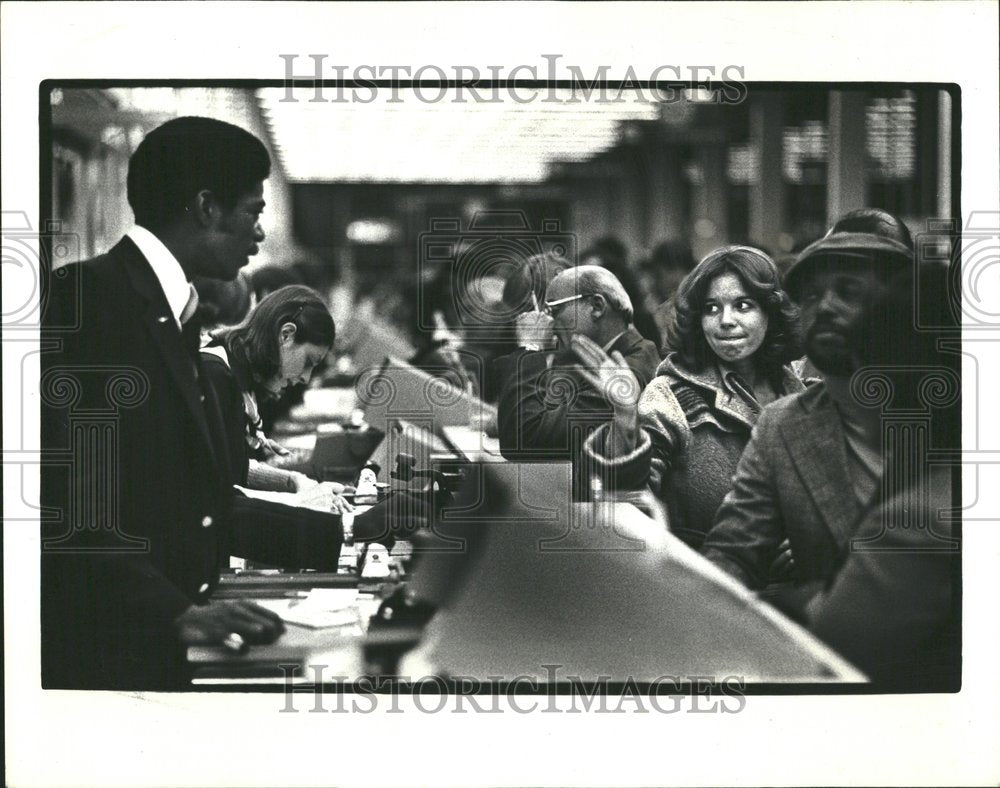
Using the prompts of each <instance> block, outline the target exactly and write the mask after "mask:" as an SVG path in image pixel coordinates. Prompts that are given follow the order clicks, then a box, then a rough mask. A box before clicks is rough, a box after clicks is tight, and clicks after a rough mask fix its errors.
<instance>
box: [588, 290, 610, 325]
mask: <svg viewBox="0 0 1000 788" xmlns="http://www.w3.org/2000/svg"><path fill="white" fill-rule="evenodd" d="M590 309H591V313H592V314H593V315H594V319H595V320H597V319H598V318H600V317H603V316H604V314H605V313H607V311H608V299H606V298H605V297H604V296H602V295H601V294H600V293H595V294H594V295H593V296H591V301H590Z"/></svg>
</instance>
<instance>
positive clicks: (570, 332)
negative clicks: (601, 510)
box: [496, 265, 660, 500]
mask: <svg viewBox="0 0 1000 788" xmlns="http://www.w3.org/2000/svg"><path fill="white" fill-rule="evenodd" d="M516 330H517V332H518V335H519V339H518V341H519V344H520V345H521V349H520V350H519V351H517V352H515V353H512V354H510V355H508V356H504V357H502V358H499V359H497V362H496V367H497V378H498V380H500V386H501V388H500V398H499V401H498V403H497V421H498V426H499V433H500V450H501V452H502V453H503V456H504V457H506V458H507V459H509V460H513V461H518V462H533V461H534V462H552V461H559V460H571V461H572V462H573V464H574V468H573V488H574V489H573V497H574V499H576V500H582V499H586V497H587V495H588V484H589V481H590V480H589V478H588V477H589V473H588V472H587V470H586V468H585V467H584V455H583V451H582V447H583V443H584V441H585V440H586V439H587V437H589V435H590V433H591V432H593V431H594V429H596V428H597V427H598V426H600V425H602V424H607V423H609V422H610V421H612V419H613V418H614V412H613V410H612V408H611V405H610V403H609V399H608V398H609V397H610V396H631V397H634V399H635V400H636V401H638V399H639V394H640V393H641V392H642V389H643V388H644V387H645V386H646V384H647V383H649V381H650V380H651V379H652V378H653V375H654V374H655V373H656V367H657V365H658V364H659V363H660V354H659V352H658V351H657V349H656V345H654V344H653V343H652V342H650V341H649V340H647V339H643V338H642V336H641V335H640V334H639V333H638V332H637V331H636V330H635V328H634V327H633V326H632V303H631V301H630V299H629V297H628V294H627V293H626V292H625V289H624V287H622V285H621V283H620V282H619V281H618V279H617V278H616V277H615V275H614V274H612V273H611V272H610V271H608V270H606V269H604V268H601V267H600V266H594V265H585V266H576V267H573V268H569V269H567V270H565V271H562V272H561V273H559V274H558V275H557V276H556V277H555V278H554V279H553V280H552V281H551V282H550V283H549V286H548V288H547V289H546V292H545V303H544V310H536V311H534V312H528V313H525V314H524V315H521V316H519V318H518V322H517V326H516ZM581 338H582V340H583V341H584V342H590V343H593V345H594V346H596V347H598V348H600V349H602V350H603V351H604V353H606V354H607V355H608V356H609V357H610V359H611V360H612V361H613V362H614V363H615V364H617V365H618V366H619V367H620V368H622V369H627V370H630V371H631V375H623V376H620V377H621V380H620V385H615V383H618V382H619V381H613V383H612V385H611V386H599V387H595V385H594V383H593V380H594V379H593V377H592V376H590V375H588V374H587V371H586V370H584V369H581V362H582V360H581V357H580V355H579V354H578V353H577V352H576V351H575V349H574V347H573V345H574V342H577V343H578V342H580V341H581ZM553 339H554V340H555V342H556V345H557V347H556V350H555V352H554V353H551V352H548V351H549V348H550V346H551V343H552V340H553Z"/></svg>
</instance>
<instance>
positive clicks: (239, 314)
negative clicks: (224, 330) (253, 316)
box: [191, 271, 254, 331]
mask: <svg viewBox="0 0 1000 788" xmlns="http://www.w3.org/2000/svg"><path fill="white" fill-rule="evenodd" d="M191 283H192V284H193V285H194V286H195V289H196V290H197V291H198V312H197V314H196V315H195V316H196V317H197V318H198V322H199V323H200V324H201V328H202V330H203V331H207V330H210V329H213V328H218V327H220V326H235V325H236V324H237V323H239V322H240V321H241V320H243V318H244V317H246V315H247V312H249V311H250V308H251V307H252V306H253V300H254V293H253V283H252V281H251V279H250V277H249V276H248V275H247V274H246V273H245V272H243V271H240V272H239V274H238V275H237V277H236V278H235V279H234V280H233V281H231V282H225V281H220V280H218V279H208V278H205V277H195V278H194V279H193V280H192V282H191Z"/></svg>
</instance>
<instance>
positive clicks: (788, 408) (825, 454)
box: [702, 383, 862, 589]
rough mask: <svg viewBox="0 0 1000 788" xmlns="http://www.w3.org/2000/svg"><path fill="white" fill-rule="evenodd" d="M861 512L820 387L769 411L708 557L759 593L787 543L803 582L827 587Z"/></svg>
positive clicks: (721, 514)
mask: <svg viewBox="0 0 1000 788" xmlns="http://www.w3.org/2000/svg"><path fill="white" fill-rule="evenodd" d="M861 512H862V506H861V504H860V503H859V502H858V500H857V498H856V497H855V494H854V491H853V488H852V486H851V481H850V477H849V475H848V466H847V448H846V445H845V442H844V436H843V428H842V426H841V422H840V418H839V416H838V415H837V412H836V409H835V407H834V404H833V400H831V399H830V396H829V394H828V393H827V391H826V386H824V385H823V384H822V383H819V384H816V385H814V386H810V387H809V388H807V389H806V390H805V391H802V392H800V393H798V394H795V395H793V396H790V397H785V398H784V399H780V400H778V401H777V402H773V403H772V404H770V405H769V406H767V407H766V408H764V410H763V412H762V413H761V414H760V417H759V418H758V420H757V424H756V426H755V427H754V429H753V432H752V434H751V437H750V442H749V443H748V444H747V447H746V449H745V450H744V452H743V456H742V457H740V461H739V464H738V465H737V466H736V476H735V478H734V480H733V489H732V490H731V491H730V492H729V494H728V495H726V497H725V498H724V499H723V502H722V505H721V506H720V507H719V511H718V514H717V515H716V518H715V525H714V526H713V527H712V530H711V531H709V533H708V535H707V536H706V537H705V542H704V545H703V547H702V553H703V554H704V555H705V557H706V558H708V559H709V560H710V561H712V562H713V563H715V564H716V565H718V566H719V567H721V568H722V569H724V570H726V571H727V572H729V573H730V574H732V575H734V576H735V577H736V578H737V579H739V580H740V581H741V582H743V583H744V584H745V585H747V586H748V587H750V588H753V589H760V588H763V587H764V585H765V584H766V582H767V577H768V569H769V567H770V564H771V562H772V560H773V559H774V557H775V556H776V554H777V549H778V545H779V544H780V543H781V541H782V540H783V539H784V538H785V537H786V536H787V537H788V539H789V541H790V542H791V546H792V554H793V555H794V557H795V566H796V570H797V575H798V579H799V581H800V582H801V583H809V582H814V581H825V580H826V579H827V578H829V577H830V576H831V575H832V574H833V572H834V570H835V569H836V567H837V565H838V563H839V561H840V559H841V558H842V556H843V554H844V553H845V551H846V549H847V545H848V540H849V539H850V537H851V535H852V534H853V532H854V529H855V528H856V527H857V523H858V520H859V518H860V517H861Z"/></svg>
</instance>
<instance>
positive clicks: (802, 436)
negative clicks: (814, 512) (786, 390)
mask: <svg viewBox="0 0 1000 788" xmlns="http://www.w3.org/2000/svg"><path fill="white" fill-rule="evenodd" d="M800 402H801V405H802V407H801V408H798V409H796V410H794V411H790V412H789V414H788V418H787V419H785V421H784V422H782V423H781V425H780V427H779V429H780V431H781V435H782V439H783V440H784V443H785V446H786V447H787V448H788V452H789V454H790V455H791V458H792V463H793V465H794V467H795V470H796V472H797V473H798V475H799V477H800V478H801V479H802V483H803V485H804V486H805V488H806V489H807V490H808V491H809V495H810V497H811V498H812V499H813V502H814V503H815V504H816V508H817V509H818V510H819V513H820V516H821V517H822V518H823V521H824V522H825V524H826V526H827V528H829V529H830V532H831V533H832V534H833V537H834V540H835V541H836V543H837V544H838V545H841V546H843V545H846V544H847V542H848V540H849V539H850V538H851V533H852V527H853V525H854V523H855V522H856V521H857V519H858V517H859V516H860V514H861V507H860V505H859V504H858V502H857V499H856V498H855V496H854V488H853V486H852V484H851V479H850V475H849V474H848V470H847V449H846V447H845V446H844V437H843V428H842V427H841V424H840V419H839V418H838V416H837V412H836V410H835V409H834V406H833V402H832V400H831V399H830V397H829V395H828V394H827V393H826V389H825V387H823V386H821V385H818V386H814V387H813V388H812V389H811V390H810V392H809V396H806V397H804V398H802V399H801V400H800Z"/></svg>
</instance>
